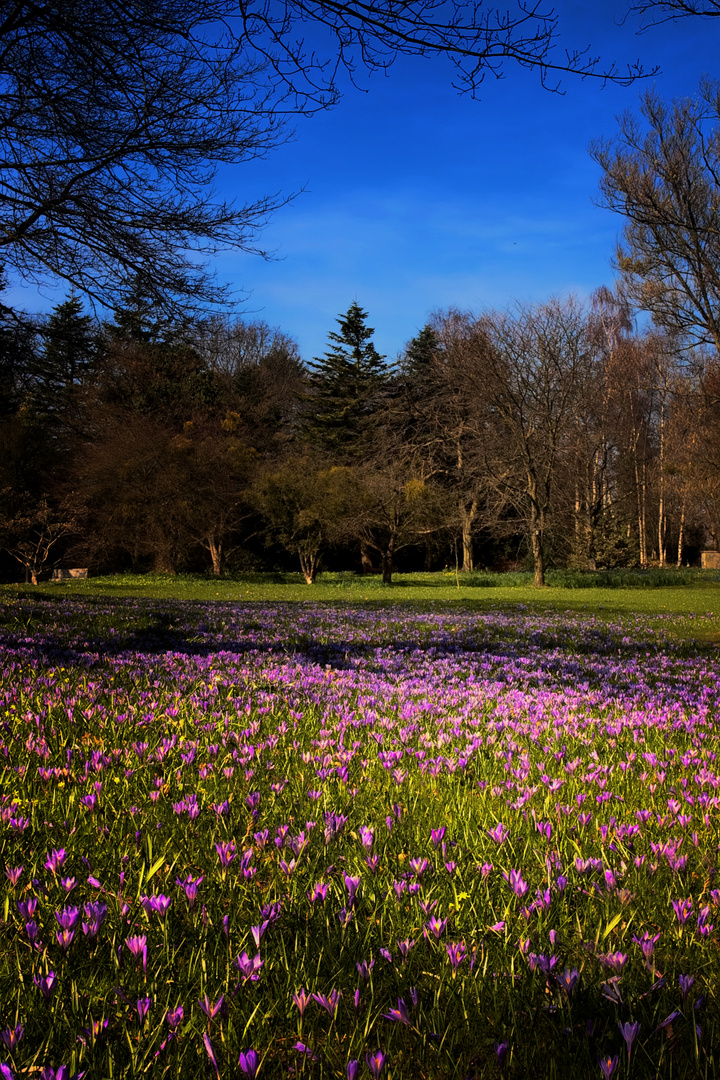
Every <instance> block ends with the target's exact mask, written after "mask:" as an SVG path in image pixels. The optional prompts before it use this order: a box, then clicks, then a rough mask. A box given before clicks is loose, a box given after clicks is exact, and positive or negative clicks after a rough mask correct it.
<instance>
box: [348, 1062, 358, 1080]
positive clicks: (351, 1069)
mask: <svg viewBox="0 0 720 1080" xmlns="http://www.w3.org/2000/svg"><path fill="white" fill-rule="evenodd" d="M359 1070H360V1062H359V1061H358V1060H357V1058H353V1059H352V1060H351V1061H348V1063H347V1068H346V1069H345V1075H346V1076H347V1080H357V1074H358V1072H359Z"/></svg>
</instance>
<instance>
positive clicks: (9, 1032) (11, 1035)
mask: <svg viewBox="0 0 720 1080" xmlns="http://www.w3.org/2000/svg"><path fill="white" fill-rule="evenodd" d="M24 1031H25V1028H24V1027H23V1025H22V1024H18V1025H17V1027H14V1028H11V1027H6V1028H5V1030H4V1031H0V1039H2V1041H3V1042H4V1043H5V1046H6V1047H7V1048H8V1050H10V1051H12V1050H14V1049H15V1047H16V1046H17V1044H18V1043H19V1042H20V1040H21V1039H22V1037H23V1032H24Z"/></svg>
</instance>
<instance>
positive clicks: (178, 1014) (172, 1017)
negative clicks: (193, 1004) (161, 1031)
mask: <svg viewBox="0 0 720 1080" xmlns="http://www.w3.org/2000/svg"><path fill="white" fill-rule="evenodd" d="M184 1016H185V1010H184V1009H183V1007H182V1005H178V1007H177V1009H174V1010H173V1011H172V1012H169V1013H166V1014H165V1019H166V1021H167V1025H168V1027H169V1028H172V1030H173V1031H175V1029H176V1028H178V1027H180V1024H182V1022H183V1018H184Z"/></svg>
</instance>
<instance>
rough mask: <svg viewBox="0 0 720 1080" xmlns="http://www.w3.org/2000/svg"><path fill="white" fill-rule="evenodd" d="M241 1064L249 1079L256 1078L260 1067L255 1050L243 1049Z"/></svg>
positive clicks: (253, 1079)
mask: <svg viewBox="0 0 720 1080" xmlns="http://www.w3.org/2000/svg"><path fill="white" fill-rule="evenodd" d="M239 1064H240V1068H241V1069H242V1071H243V1073H244V1074H245V1076H247V1078H248V1080H255V1077H256V1076H257V1069H258V1056H257V1052H256V1051H255V1050H241V1051H240V1059H239Z"/></svg>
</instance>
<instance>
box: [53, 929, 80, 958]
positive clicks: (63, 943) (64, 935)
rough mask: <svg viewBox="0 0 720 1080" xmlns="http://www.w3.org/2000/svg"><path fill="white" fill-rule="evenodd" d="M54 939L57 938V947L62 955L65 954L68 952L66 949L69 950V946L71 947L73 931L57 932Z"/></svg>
mask: <svg viewBox="0 0 720 1080" xmlns="http://www.w3.org/2000/svg"><path fill="white" fill-rule="evenodd" d="M55 937H56V938H57V942H58V945H59V946H60V948H61V949H62V951H63V952H64V953H66V952H67V951H68V949H69V948H70V946H71V945H72V940H73V938H74V937H75V931H74V930H58V932H57V934H56V935H55Z"/></svg>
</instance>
